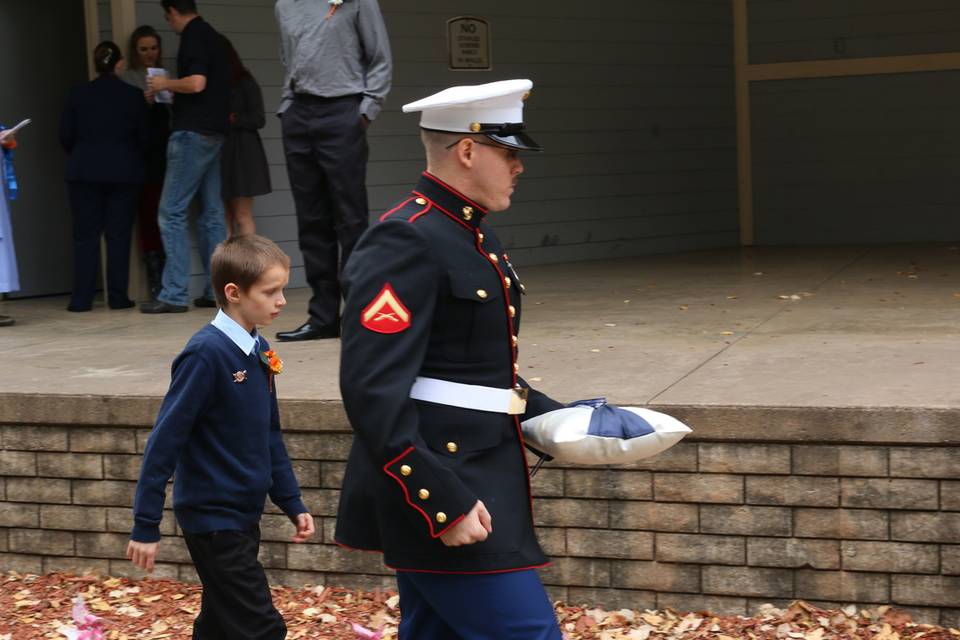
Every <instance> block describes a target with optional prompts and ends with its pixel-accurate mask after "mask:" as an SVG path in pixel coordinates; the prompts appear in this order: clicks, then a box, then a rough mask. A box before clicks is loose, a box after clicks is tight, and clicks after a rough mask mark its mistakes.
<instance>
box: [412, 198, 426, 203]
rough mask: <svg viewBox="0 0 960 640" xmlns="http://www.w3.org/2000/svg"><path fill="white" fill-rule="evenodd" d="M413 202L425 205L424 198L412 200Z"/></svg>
mask: <svg viewBox="0 0 960 640" xmlns="http://www.w3.org/2000/svg"><path fill="white" fill-rule="evenodd" d="M414 202H416V203H417V204H427V200H426V198H417V199H416V200H414Z"/></svg>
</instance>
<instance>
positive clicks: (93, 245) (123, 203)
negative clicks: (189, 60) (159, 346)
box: [60, 41, 148, 311]
mask: <svg viewBox="0 0 960 640" xmlns="http://www.w3.org/2000/svg"><path fill="white" fill-rule="evenodd" d="M93 59H94V65H95V67H96V70H97V73H99V74H100V75H99V77H97V79H96V80H93V81H92V82H89V83H87V84H85V85H83V86H80V87H77V88H76V89H74V90H73V91H72V92H71V93H70V97H69V99H68V101H67V107H66V109H65V110H64V112H63V117H62V118H61V121H60V143H61V144H62V145H63V148H64V149H66V151H67V153H69V154H70V159H69V160H68V162H67V176H66V179H67V190H68V192H69V196H70V205H71V208H72V209H73V295H72V297H71V299H70V305H69V306H68V307H67V309H68V310H69V311H90V309H91V308H92V306H93V294H94V291H95V289H96V285H97V260H98V258H99V255H100V236H101V235H105V236H106V239H107V295H106V297H107V303H108V304H109V305H110V308H111V309H127V308H129V307H132V306H133V305H134V303H133V301H132V300H130V298H129V297H128V296H127V285H128V283H129V273H130V236H131V233H132V230H133V218H134V215H135V214H136V211H137V198H138V196H139V194H140V185H141V183H142V182H143V175H144V168H143V149H144V147H145V146H146V143H147V136H148V132H147V106H146V103H145V102H144V100H143V95H142V94H141V93H140V92H139V91H137V90H136V89H134V88H133V87H131V86H130V85H128V84H127V83H125V82H123V81H122V80H120V78H119V77H117V72H118V71H122V70H123V56H122V54H121V53H120V48H119V47H118V46H117V45H116V44H114V43H113V42H109V41H105V42H101V43H100V44H98V45H97V47H96V49H94V52H93Z"/></svg>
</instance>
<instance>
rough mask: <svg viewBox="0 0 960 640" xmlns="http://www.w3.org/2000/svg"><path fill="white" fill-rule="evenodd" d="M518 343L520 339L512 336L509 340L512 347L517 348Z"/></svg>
mask: <svg viewBox="0 0 960 640" xmlns="http://www.w3.org/2000/svg"><path fill="white" fill-rule="evenodd" d="M519 341H520V339H519V338H517V336H513V337H511V338H510V342H512V343H513V346H517V343H518V342H519Z"/></svg>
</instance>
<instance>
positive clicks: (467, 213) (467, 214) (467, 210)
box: [463, 207, 473, 220]
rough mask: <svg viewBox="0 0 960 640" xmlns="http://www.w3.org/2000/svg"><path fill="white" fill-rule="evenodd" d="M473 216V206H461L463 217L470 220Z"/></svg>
mask: <svg viewBox="0 0 960 640" xmlns="http://www.w3.org/2000/svg"><path fill="white" fill-rule="evenodd" d="M472 218H473V207H464V208H463V219H464V220H470V219H472Z"/></svg>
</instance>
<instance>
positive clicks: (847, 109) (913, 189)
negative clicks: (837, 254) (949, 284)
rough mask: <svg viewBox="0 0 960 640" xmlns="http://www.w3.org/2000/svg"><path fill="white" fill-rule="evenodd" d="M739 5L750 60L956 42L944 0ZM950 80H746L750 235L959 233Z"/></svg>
mask: <svg viewBox="0 0 960 640" xmlns="http://www.w3.org/2000/svg"><path fill="white" fill-rule="evenodd" d="M749 11H750V15H749V19H750V41H751V57H752V60H751V62H753V63H763V62H782V61H793V60H808V59H835V58H842V57H866V56H886V55H910V54H919V53H931V52H936V51H949V50H952V51H957V50H960V44H958V43H960V38H958V36H960V5H958V4H957V3H956V2H955V1H953V0H918V1H916V2H911V3H910V5H909V8H907V5H906V3H904V2H902V0H897V1H895V0H850V1H848V2H828V1H825V0H805V1H804V2H781V1H775V0H768V1H762V0H754V1H753V2H751V3H750V5H749ZM836 38H841V39H842V40H843V41H844V42H846V49H845V52H844V53H842V54H838V53H836V52H835V51H834V48H833V43H834V40H835V39H836ZM958 81H960V72H935V73H915V74H895V75H876V76H863V77H841V78H819V79H807V80H789V81H768V82H759V83H753V85H752V86H751V100H752V112H751V113H752V118H753V168H754V204H755V220H756V227H755V230H756V238H757V242H758V243H761V244H822V243H859V242H913V241H948V240H955V239H957V238H960V216H957V215H956V211H957V208H958V205H960V180H958V179H957V178H958V174H960V169H958V167H960V164H958V159H960V152H958V149H960V123H958V121H957V117H956V113H957V110H958V108H960V90H958V89H957V87H958V86H960V84H958Z"/></svg>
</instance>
